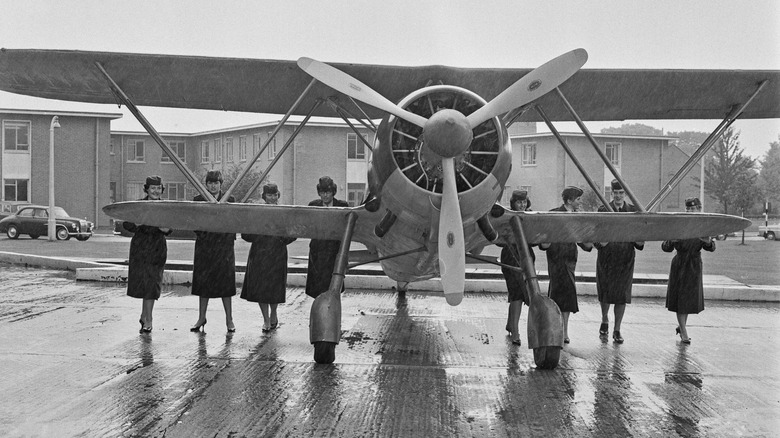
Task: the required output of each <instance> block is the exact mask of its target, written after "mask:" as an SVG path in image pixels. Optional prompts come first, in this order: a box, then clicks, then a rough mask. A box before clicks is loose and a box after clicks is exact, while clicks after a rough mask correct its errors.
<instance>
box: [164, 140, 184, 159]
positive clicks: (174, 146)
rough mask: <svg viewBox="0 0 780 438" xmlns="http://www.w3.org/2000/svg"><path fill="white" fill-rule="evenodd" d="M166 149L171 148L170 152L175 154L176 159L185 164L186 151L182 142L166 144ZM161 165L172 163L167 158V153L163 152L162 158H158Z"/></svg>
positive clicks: (168, 157)
mask: <svg viewBox="0 0 780 438" xmlns="http://www.w3.org/2000/svg"><path fill="white" fill-rule="evenodd" d="M168 147H169V148H171V150H172V151H173V152H174V153H175V154H176V156H177V157H179V159H180V160H181V161H183V162H186V159H185V152H184V151H185V150H186V149H187V148H186V147H185V146H184V142H183V141H170V142H168ZM160 162H161V163H173V160H171V157H170V156H168V153H167V152H165V151H163V153H162V157H160Z"/></svg>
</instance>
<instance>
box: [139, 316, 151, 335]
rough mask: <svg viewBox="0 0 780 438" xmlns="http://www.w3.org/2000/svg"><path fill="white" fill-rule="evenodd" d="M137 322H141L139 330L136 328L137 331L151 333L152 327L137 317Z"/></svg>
mask: <svg viewBox="0 0 780 438" xmlns="http://www.w3.org/2000/svg"><path fill="white" fill-rule="evenodd" d="M138 322H139V323H140V324H141V330H138V333H151V332H152V328H151V327H146V326H144V321H143V320H142V319H139V320H138Z"/></svg>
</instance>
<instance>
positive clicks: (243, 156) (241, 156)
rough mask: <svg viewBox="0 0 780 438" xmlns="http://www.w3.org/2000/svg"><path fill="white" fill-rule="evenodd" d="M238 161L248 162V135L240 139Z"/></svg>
mask: <svg viewBox="0 0 780 438" xmlns="http://www.w3.org/2000/svg"><path fill="white" fill-rule="evenodd" d="M238 161H246V135H241V136H239V137H238Z"/></svg>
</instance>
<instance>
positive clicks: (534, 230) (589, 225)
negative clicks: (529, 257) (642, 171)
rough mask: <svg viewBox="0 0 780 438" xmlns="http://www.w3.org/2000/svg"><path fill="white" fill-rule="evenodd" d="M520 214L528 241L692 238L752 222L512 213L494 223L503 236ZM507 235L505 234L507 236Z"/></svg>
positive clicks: (690, 216) (694, 216) (688, 216)
mask: <svg viewBox="0 0 780 438" xmlns="http://www.w3.org/2000/svg"><path fill="white" fill-rule="evenodd" d="M514 215H517V216H519V217H520V221H521V222H522V224H523V229H524V231H525V235H526V238H527V239H528V243H545V242H637V241H663V240H675V239H691V238H697V237H705V236H717V235H720V234H726V233H731V232H734V231H738V230H742V229H744V228H746V227H748V226H749V225H750V223H751V222H750V221H749V220H747V219H744V218H740V217H736V216H728V215H723V214H713V213H597V212H582V213H566V212H554V211H550V212H540V211H535V212H524V213H521V212H512V211H507V212H506V213H505V214H504V215H503V216H501V217H500V218H491V219H490V222H491V223H492V224H493V226H494V227H495V229H496V231H498V233H499V234H500V235H501V236H511V235H512V230H511V227H510V225H509V218H511V217H512V216H514ZM506 238H507V237H505V239H506Z"/></svg>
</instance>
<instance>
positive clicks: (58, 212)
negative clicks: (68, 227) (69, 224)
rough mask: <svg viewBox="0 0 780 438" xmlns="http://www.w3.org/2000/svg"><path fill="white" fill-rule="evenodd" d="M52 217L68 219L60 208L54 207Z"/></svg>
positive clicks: (66, 214)
mask: <svg viewBox="0 0 780 438" xmlns="http://www.w3.org/2000/svg"><path fill="white" fill-rule="evenodd" d="M54 217H70V215H68V213H67V212H66V211H65V209H63V208H62V207H54Z"/></svg>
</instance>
